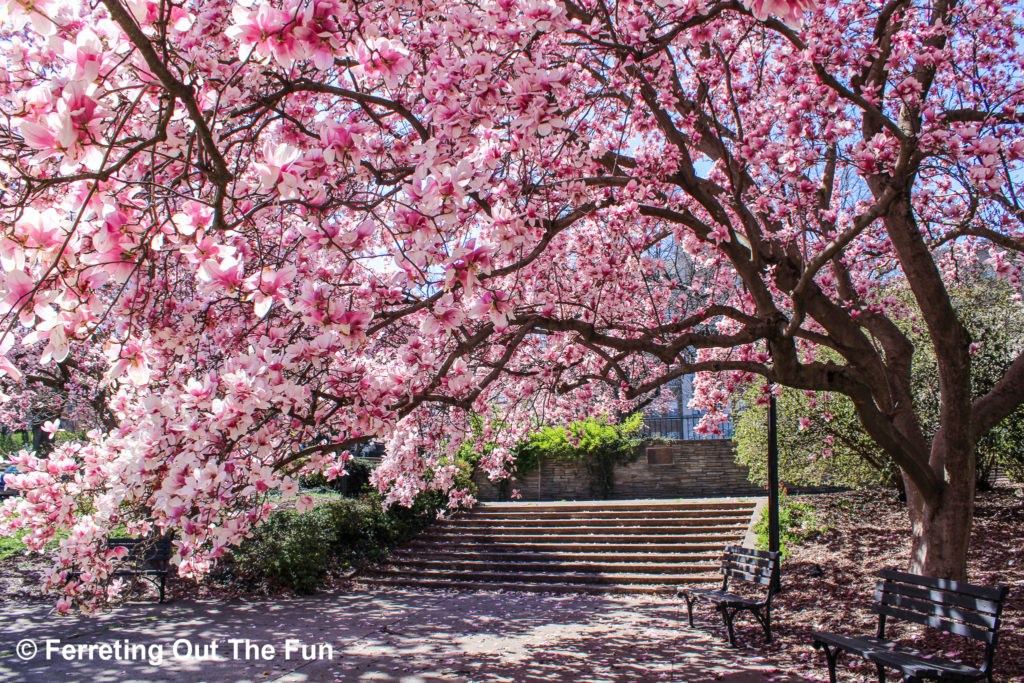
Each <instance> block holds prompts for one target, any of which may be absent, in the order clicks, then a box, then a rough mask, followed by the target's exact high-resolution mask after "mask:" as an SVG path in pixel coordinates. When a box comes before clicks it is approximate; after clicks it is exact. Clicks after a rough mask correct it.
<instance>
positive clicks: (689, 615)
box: [683, 594, 697, 628]
mask: <svg viewBox="0 0 1024 683" xmlns="http://www.w3.org/2000/svg"><path fill="white" fill-rule="evenodd" d="M683 600H686V620H687V621H689V622H690V628H693V603H694V602H696V601H697V598H696V597H690V596H689V595H686V594H684V595H683Z"/></svg>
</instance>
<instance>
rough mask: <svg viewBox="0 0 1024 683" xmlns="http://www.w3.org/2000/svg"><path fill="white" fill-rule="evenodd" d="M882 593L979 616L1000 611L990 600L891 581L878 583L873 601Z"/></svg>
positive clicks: (1000, 606) (998, 606) (995, 603)
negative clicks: (956, 608) (978, 614)
mask: <svg viewBox="0 0 1024 683" xmlns="http://www.w3.org/2000/svg"><path fill="white" fill-rule="evenodd" d="M883 592H888V593H893V594H897V595H904V596H906V597H908V598H918V599H921V600H927V601H928V602H934V603H938V604H940V605H954V606H956V607H964V608H966V609H969V610H973V611H975V612H980V613H981V614H992V615H998V614H999V613H1000V612H1001V610H1002V605H1001V604H1000V603H998V602H994V601H992V600H986V599H984V598H976V597H972V596H970V595H964V594H962V593H952V592H950V591H945V590H942V589H936V588H928V587H921V586H913V585H910V584H903V583H892V582H891V581H880V582H879V583H878V587H877V588H876V589H875V599H876V600H878V599H879V597H878V596H879V595H881V594H882V593H883Z"/></svg>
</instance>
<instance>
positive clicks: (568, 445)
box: [515, 413, 643, 498]
mask: <svg viewBox="0 0 1024 683" xmlns="http://www.w3.org/2000/svg"><path fill="white" fill-rule="evenodd" d="M642 428H643V416H642V415H641V414H640V413H636V414H635V415H631V416H630V417H628V418H626V420H625V421H623V422H622V423H620V424H614V423H612V422H609V421H608V420H607V419H595V418H591V419H587V420H580V421H577V422H573V423H571V424H569V425H566V426H564V427H556V426H548V427H542V428H541V429H539V430H537V431H536V432H534V433H533V434H531V435H530V436H529V437H528V438H527V439H526V440H525V441H523V442H522V443H520V444H519V445H518V446H516V449H515V474H516V476H519V477H522V476H524V475H525V474H527V473H529V472H531V471H533V470H535V469H537V468H538V467H540V464H541V463H542V462H543V461H544V460H546V459H551V460H581V461H583V463H584V465H585V466H586V468H587V474H588V476H589V477H590V489H591V490H590V492H591V494H593V495H595V496H597V497H600V498H606V497H608V495H609V494H611V492H612V487H613V485H614V481H615V466H616V465H618V464H624V463H627V462H632V461H633V460H636V458H637V456H638V455H639V453H640V447H641V446H642V444H643V439H641V438H640V436H639V434H640V430H641V429H642Z"/></svg>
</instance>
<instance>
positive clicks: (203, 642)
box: [0, 590, 806, 683]
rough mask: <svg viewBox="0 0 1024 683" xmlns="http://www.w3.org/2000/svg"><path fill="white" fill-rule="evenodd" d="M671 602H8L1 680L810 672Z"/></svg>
mask: <svg viewBox="0 0 1024 683" xmlns="http://www.w3.org/2000/svg"><path fill="white" fill-rule="evenodd" d="M677 610H678V608H677V606H676V605H675V603H674V602H672V601H668V600H664V599H657V598H633V597H605V596H576V595H572V596H564V595H563V596H554V595H542V594H522V593H516V594H512V593H508V594H501V593H449V592H413V591H402V590H392V591H386V592H385V591H380V592H371V591H363V590H358V591H354V592H348V593H334V594H325V595H318V596H314V597H309V598H301V599H290V600H274V601H261V602H241V601H231V602H224V603H218V602H213V601H201V602H191V601H179V602H175V603H171V604H167V605H154V604H148V605H147V604H137V605H130V606H127V607H124V608H121V609H118V610H116V611H113V612H110V613H106V614H104V615H102V616H99V617H95V618H84V617H63V618H61V617H56V616H54V614H53V612H52V611H49V612H47V611H46V610H42V611H40V609H39V608H38V607H36V608H35V609H33V608H32V607H31V606H24V605H22V606H16V607H15V606H4V605H2V604H0V624H2V626H0V680H14V681H40V682H42V681H46V682H47V683H49V682H52V681H96V682H97V683H101V682H104V681H119V682H120V681H282V682H284V681H288V682H298V681H403V682H408V683H412V682H418V681H573V682H574V683H590V682H603V681H659V680H664V681H686V682H690V681H712V680H717V681H729V682H730V683H752V682H755V681H769V680H776V681H783V680H785V681H802V680H806V679H801V678H794V677H788V676H782V675H779V674H780V672H776V671H775V670H774V669H773V668H772V667H771V665H770V664H769V663H767V662H765V660H764V659H763V658H760V657H758V656H757V653H756V651H754V650H732V649H730V648H728V647H727V646H725V645H724V644H723V643H722V641H721V635H722V634H721V631H720V630H719V629H718V628H717V627H715V628H713V629H712V630H711V632H710V634H709V633H705V632H704V631H701V630H690V629H688V628H686V627H685V623H686V622H685V617H684V614H683V613H679V612H678V611H677ZM679 617H684V618H683V620H682V621H677V618H679ZM745 635H748V636H750V637H756V636H757V635H758V634H757V632H756V631H753V630H750V631H747V632H745ZM26 643H31V645H27V644H26ZM33 646H34V647H35V648H36V652H35V654H34V656H31V655H32V648H33ZM19 653H20V654H21V655H22V656H23V657H28V659H27V660H26V659H23V658H22V657H19ZM189 655H191V656H189Z"/></svg>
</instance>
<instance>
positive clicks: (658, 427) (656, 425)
mask: <svg viewBox="0 0 1024 683" xmlns="http://www.w3.org/2000/svg"><path fill="white" fill-rule="evenodd" d="M700 418H701V416H700V415H684V416H683V417H649V416H645V417H644V435H645V436H657V437H661V438H663V439H731V438H732V436H733V428H732V422H726V423H725V424H723V425H719V430H720V433H718V434H698V433H697V432H695V431H694V428H695V427H696V426H697V423H698V422H700Z"/></svg>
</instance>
